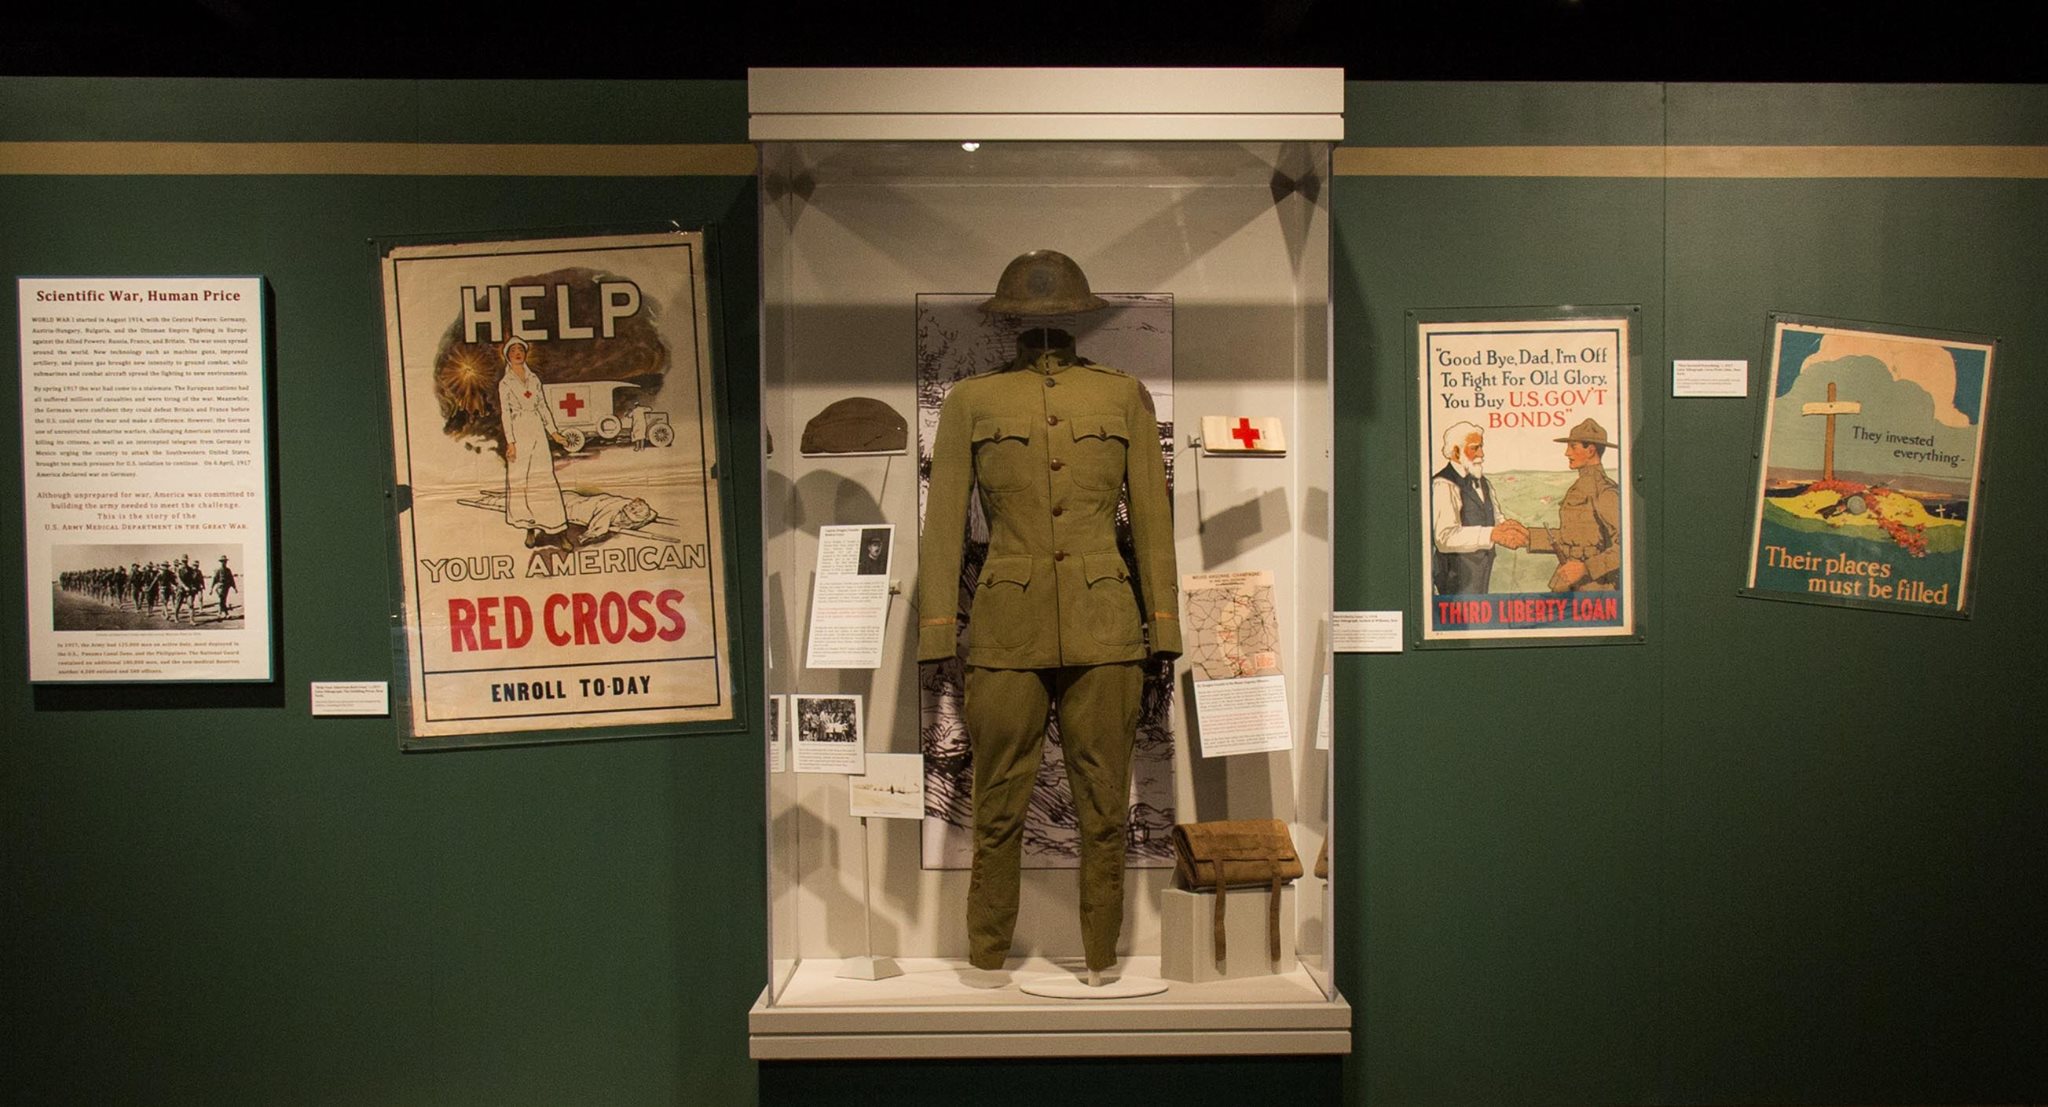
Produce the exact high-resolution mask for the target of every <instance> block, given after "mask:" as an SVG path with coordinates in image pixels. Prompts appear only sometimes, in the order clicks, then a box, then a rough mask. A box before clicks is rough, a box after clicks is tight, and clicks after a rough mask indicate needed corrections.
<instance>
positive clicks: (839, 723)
mask: <svg viewBox="0 0 2048 1107" xmlns="http://www.w3.org/2000/svg"><path fill="white" fill-rule="evenodd" d="M796 735H797V738H798V739H799V740H801V741H805V742H858V741H860V697H859V696H798V697H797V698H796Z"/></svg>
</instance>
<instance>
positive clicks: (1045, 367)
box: [1011, 327, 1081, 375]
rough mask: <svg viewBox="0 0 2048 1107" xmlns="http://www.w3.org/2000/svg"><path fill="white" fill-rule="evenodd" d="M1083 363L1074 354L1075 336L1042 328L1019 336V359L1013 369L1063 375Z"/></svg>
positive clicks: (1078, 356)
mask: <svg viewBox="0 0 2048 1107" xmlns="http://www.w3.org/2000/svg"><path fill="white" fill-rule="evenodd" d="M1080 363H1081V355H1079V354H1077V353H1075V352H1074V336H1073V335H1071V334H1068V333H1067V332H1065V331H1060V330H1053V329H1051V328H1048V327H1040V328H1037V329H1034V330H1028V331H1025V332H1024V333H1023V334H1020V335H1018V336H1017V359H1016V360H1015V361H1014V362H1012V363H1011V367H1012V368H1016V369H1029V370H1031V371H1032V372H1034V373H1044V374H1048V375H1050V374H1053V373H1063V372H1065V371H1067V370H1068V369H1071V368H1073V367H1074V366H1076V365H1078V364H1080Z"/></svg>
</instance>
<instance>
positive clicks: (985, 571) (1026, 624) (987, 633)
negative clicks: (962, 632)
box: [967, 557, 1032, 649]
mask: <svg viewBox="0 0 2048 1107" xmlns="http://www.w3.org/2000/svg"><path fill="white" fill-rule="evenodd" d="M1031 602H1032V600H1031V559H1030V558H1028V557H991V558H989V559H988V561H986V562H985V563H983V564H982V567H981V577H980V579H978V580H976V581H975V582H974V605H973V606H972V607H970V608H968V610H967V644H968V646H970V647H973V646H994V647H998V648H1005V649H1007V648H1009V647H1012V646H1021V645H1023V644H1024V642H1025V640H1026V639H1027V638H1029V637H1030V635H1031V624H1032V617H1031Z"/></svg>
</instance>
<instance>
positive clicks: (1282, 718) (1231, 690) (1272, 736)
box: [1195, 674, 1294, 757]
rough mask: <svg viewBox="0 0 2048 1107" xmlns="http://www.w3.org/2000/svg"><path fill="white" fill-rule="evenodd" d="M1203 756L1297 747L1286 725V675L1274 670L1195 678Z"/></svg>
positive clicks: (1196, 706) (1196, 710) (1196, 715)
mask: <svg viewBox="0 0 2048 1107" xmlns="http://www.w3.org/2000/svg"><path fill="white" fill-rule="evenodd" d="M1195 717H1196V718H1197V719H1198V720H1200V722H1201V727H1202V756H1203V757H1231V756H1234V755H1236V754H1241V753H1271V752H1273V751H1275V750H1287V749H1293V748H1294V735H1293V732H1292V731H1291V730H1289V728H1288V725H1287V678H1286V677H1284V676H1280V675H1279V674H1274V675H1273V676H1262V677H1240V678H1238V679H1236V680H1198V681H1195Z"/></svg>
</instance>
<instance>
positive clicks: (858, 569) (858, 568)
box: [853, 527, 896, 577]
mask: <svg viewBox="0 0 2048 1107" xmlns="http://www.w3.org/2000/svg"><path fill="white" fill-rule="evenodd" d="M895 533H896V528H895V527H865V528H862V530H861V532H860V561H859V563H858V564H856V565H855V566H854V570H853V572H854V575H856V576H863V577H876V576H884V575H886V574H887V573H888V572H889V541H890V539H891V538H892V537H893V536H894V535H895Z"/></svg>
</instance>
